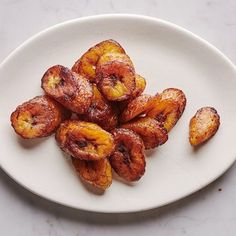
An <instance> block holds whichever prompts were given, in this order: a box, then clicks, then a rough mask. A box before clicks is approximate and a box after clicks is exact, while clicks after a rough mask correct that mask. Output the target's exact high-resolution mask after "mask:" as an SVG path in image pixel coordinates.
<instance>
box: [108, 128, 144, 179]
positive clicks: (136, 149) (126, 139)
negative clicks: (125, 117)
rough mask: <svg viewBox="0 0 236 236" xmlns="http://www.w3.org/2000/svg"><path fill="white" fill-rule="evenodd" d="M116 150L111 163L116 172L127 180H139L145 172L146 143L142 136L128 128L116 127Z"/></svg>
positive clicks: (113, 132) (114, 132) (114, 133)
mask: <svg viewBox="0 0 236 236" xmlns="http://www.w3.org/2000/svg"><path fill="white" fill-rule="evenodd" d="M112 134H113V136H114V140H115V151H114V153H113V154H112V155H111V156H110V159H109V160H110V163H111V166H112V168H113V169H114V170H115V172H116V173H117V174H118V175H119V176H120V177H122V178H123V179H125V180H126V181H137V180H139V179H140V178H141V177H142V176H143V174H144V172H145V166H146V162H145V156H144V144H143V141H142V140H141V138H140V137H139V136H138V135H137V134H136V133H134V132H133V131H131V130H128V129H122V128H119V129H114V130H113V131H112Z"/></svg>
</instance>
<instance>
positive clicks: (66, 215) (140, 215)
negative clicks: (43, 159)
mask: <svg viewBox="0 0 236 236" xmlns="http://www.w3.org/2000/svg"><path fill="white" fill-rule="evenodd" d="M235 168H236V165H235V164H233V165H232V166H231V167H230V169H229V170H228V171H227V172H226V173H225V174H223V175H222V176H221V177H220V178H218V179H217V180H215V181H214V182H213V183H211V184H210V185H208V186H206V187H205V188H203V189H201V190H199V191H197V192H196V193H194V194H191V195H190V196H188V197H185V198H183V199H181V200H179V201H177V202H174V203H171V204H169V205H166V206H163V207H160V208H155V209H151V210H145V211H141V212H134V213H115V214H114V213H111V214H110V213H94V212H88V211H84V210H77V209H73V208H70V207H66V206H63V205H60V204H57V203H54V202H51V201H49V200H46V199H44V198H42V197H39V196H37V195H35V194H33V193H31V192H30V191H28V190H26V189H25V188H23V187H21V186H20V185H18V184H17V183H16V182H14V180H12V179H11V178H10V177H9V176H8V175H7V174H6V173H5V172H4V171H3V170H1V169H0V181H1V182H2V185H4V186H5V187H6V189H8V191H9V192H11V193H12V194H14V195H17V196H18V197H19V198H20V201H22V202H24V203H25V204H26V205H29V206H30V207H31V208H32V209H34V210H35V211H42V212H46V213H48V214H49V215H51V216H52V217H55V218H56V219H61V220H63V219H65V220H70V221H72V222H73V221H74V222H82V223H86V224H92V225H100V226H101V225H104V226H105V225H106V226H109V225H110V226H112V225H127V224H137V223H138V222H146V221H149V220H153V219H156V220H158V219H162V218H164V217H167V216H168V215H173V214H175V213H176V214H177V213H178V211H181V209H183V208H188V207H191V205H192V204H195V203H197V202H200V201H202V200H204V199H205V198H206V197H207V196H208V195H209V196H210V195H212V194H213V193H215V192H216V191H217V192H218V191H221V190H222V189H221V188H219V186H221V185H220V184H221V182H224V181H227V178H229V176H230V173H232V172H233V171H234V169H235Z"/></svg>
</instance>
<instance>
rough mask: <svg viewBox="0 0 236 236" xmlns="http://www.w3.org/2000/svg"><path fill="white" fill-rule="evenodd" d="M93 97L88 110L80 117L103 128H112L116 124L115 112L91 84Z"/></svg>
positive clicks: (94, 85)
mask: <svg viewBox="0 0 236 236" xmlns="http://www.w3.org/2000/svg"><path fill="white" fill-rule="evenodd" d="M92 86H93V98H92V103H91V105H90V107H89V109H88V112H87V113H85V114H84V115H81V116H80V118H81V119H83V120H86V121H90V122H93V123H96V124H98V125H99V126H101V127H102V128H103V129H105V130H112V129H114V128H115V127H116V126H117V122H118V117H117V112H116V111H115V109H114V108H113V107H112V105H111V104H110V103H109V102H108V101H107V100H106V99H105V98H104V97H103V96H102V94H101V93H100V92H99V90H98V89H97V86H96V84H93V85H92Z"/></svg>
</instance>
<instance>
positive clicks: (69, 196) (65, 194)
mask: <svg viewBox="0 0 236 236" xmlns="http://www.w3.org/2000/svg"><path fill="white" fill-rule="evenodd" d="M110 38H112V39H115V40H117V41H118V42H119V43H120V44H121V45H122V46H123V47H124V48H125V50H126V51H127V53H128V55H129V56H130V57H131V59H132V60H133V62H134V64H135V68H136V71H137V73H139V74H141V75H142V76H144V77H145V78H146V80H147V88H146V91H145V93H150V94H155V93H156V92H157V91H158V92H160V91H162V90H163V89H165V88H168V87H177V88H180V89H182V90H183V91H184V92H185V93H186V96H187V99H188V102H187V107H186V110H185V112H184V114H183V116H182V118H181V119H180V121H179V122H178V124H177V125H176V127H175V128H174V129H173V130H172V131H171V133H170V135H169V141H168V142H167V143H166V144H165V145H163V146H161V147H159V148H158V149H155V150H153V151H151V152H149V153H147V167H146V173H145V175H144V176H143V178H142V179H141V180H140V181H139V182H137V183H135V184H130V185H127V184H124V183H122V182H119V181H118V180H114V181H113V184H112V186H111V187H110V188H109V189H108V190H107V191H106V192H105V193H104V194H99V193H95V192H92V191H91V189H88V188H87V187H85V186H84V185H83V184H82V183H81V181H80V180H79V178H78V177H77V176H76V174H75V173H74V171H73V170H72V168H71V166H70V164H69V163H68V161H67V160H66V159H65V157H64V156H63V154H62V152H61V151H60V149H59V148H58V147H57V145H56V143H55V140H54V137H53V136H52V137H49V138H46V139H41V140H31V141H29V140H28V141H27V140H26V141H25V140H22V139H20V138H18V137H17V135H16V134H15V133H14V131H13V129H12V128H11V126H10V121H9V117H10V114H11V112H12V111H13V110H14V109H15V107H16V106H17V105H18V104H21V103H22V102H24V101H25V100H28V99H30V98H32V97H34V96H36V95H39V94H42V90H41V89H40V79H41V77H42V75H43V73H44V72H45V71H46V69H47V68H48V67H50V66H52V65H54V64H62V65H65V66H68V67H71V66H72V65H73V63H74V62H75V61H76V60H77V59H78V58H79V57H80V56H81V55H82V53H84V52H85V51H86V50H87V49H88V48H89V47H91V46H93V45H94V44H96V43H98V42H100V41H102V40H105V39H110ZM235 77H236V70H235V67H234V65H233V64H232V63H231V62H230V61H229V59H227V58H226V57H225V56H224V55H223V54H222V53H221V52H220V51H218V50H217V49H216V48H215V47H213V46H212V45H210V44H209V43H207V42H206V41H204V40H202V39H200V38H199V37H197V36H196V35H194V34H192V33H190V32H189V31H186V30H184V29H182V28H180V27H178V26H176V25H174V24H171V23H168V22H165V21H162V20H158V19H153V18H150V17H144V16H136V15H101V16H93V17H86V18H81V19H76V20H72V21H68V22H65V23H62V24H59V25H56V26H54V27H51V28H49V29H47V30H45V31H43V32H41V33H39V34H37V35H36V36H34V37H32V38H31V39H29V40H27V41H26V42H25V43H23V44H22V45H21V46H20V47H18V48H17V49H16V50H15V51H14V52H13V53H11V55H10V56H8V58H7V59H6V60H5V61H4V62H3V63H2V64H1V66H0V80H1V87H0V94H1V100H0V106H1V109H0V121H1V122H0V140H1V143H0V149H1V155H0V164H1V167H2V169H3V170H5V171H6V172H7V173H8V174H9V175H10V176H11V177H12V178H13V179H14V180H15V181H17V182H18V183H19V184H21V185H22V186H24V187H25V188H27V189H28V190H30V191H32V192H34V193H36V194H38V195H40V196H42V197H45V198H47V199H50V200H52V201H54V202H57V203H60V204H63V205H66V206H70V207H74V208H78V209H83V210H89V211H96V212H133V211H140V210H146V209H151V208H155V207H159V206H162V205H165V204H168V203H171V202H173V201H176V200H178V199H181V198H183V197H185V196H187V195H189V194H191V193H193V192H195V191H197V190H199V189H201V188H203V187H204V186H206V185H207V184H209V183H210V182H212V181H213V180H215V179H216V178H217V177H219V176H220V175H221V174H223V173H224V172H225V171H226V170H227V169H228V168H229V167H230V165H231V164H232V163H233V162H234V160H235V157H236V155H235V154H236V153H235V139H234V131H236V122H235V120H236V109H235V100H236V93H235V90H236V79H235ZM202 106H213V107H215V108H216V109H217V110H218V112H219V114H220V116H221V127H220V129H219V131H218V133H217V134H216V135H215V137H214V138H213V139H211V140H210V141H209V142H208V143H207V144H205V145H203V146H202V147H201V148H199V149H197V150H194V149H193V148H192V147H191V146H190V144H189V143H188V124H189V120H190V118H191V117H192V116H193V114H194V113H195V112H196V110H197V109H198V108H200V107H202Z"/></svg>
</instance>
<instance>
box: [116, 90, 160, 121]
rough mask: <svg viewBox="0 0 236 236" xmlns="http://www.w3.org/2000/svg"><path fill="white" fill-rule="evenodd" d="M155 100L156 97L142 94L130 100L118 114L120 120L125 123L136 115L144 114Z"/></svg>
mask: <svg viewBox="0 0 236 236" xmlns="http://www.w3.org/2000/svg"><path fill="white" fill-rule="evenodd" d="M155 100H156V97H154V96H151V95H147V94H142V95H140V96H138V97H136V98H135V99H133V100H132V101H131V102H129V103H128V105H127V106H126V107H125V109H124V110H123V112H122V113H121V115H120V122H122V123H125V122H127V121H129V120H132V119H133V118H135V117H136V116H139V115H142V114H146V112H148V111H149V110H150V109H151V108H152V107H153V104H154V102H155Z"/></svg>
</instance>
